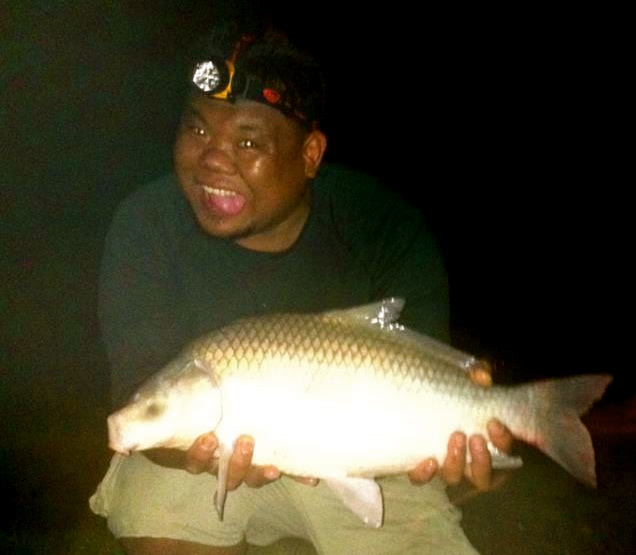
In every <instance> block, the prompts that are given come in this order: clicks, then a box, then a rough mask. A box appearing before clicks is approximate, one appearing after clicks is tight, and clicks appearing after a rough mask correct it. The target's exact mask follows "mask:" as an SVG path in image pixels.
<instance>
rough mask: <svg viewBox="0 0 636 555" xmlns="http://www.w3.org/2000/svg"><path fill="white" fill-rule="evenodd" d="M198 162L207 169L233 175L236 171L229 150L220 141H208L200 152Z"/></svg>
mask: <svg viewBox="0 0 636 555" xmlns="http://www.w3.org/2000/svg"><path fill="white" fill-rule="evenodd" d="M199 162H200V163H201V165H202V166H203V167H205V168H207V169H210V170H214V171H218V172H223V173H233V172H234V171H236V167H235V164H234V157H233V155H232V150H231V148H230V147H229V146H228V145H227V144H225V143H223V142H222V141H220V140H214V141H210V143H209V144H207V145H206V146H205V148H204V149H203V151H202V152H201V155H200V158H199Z"/></svg>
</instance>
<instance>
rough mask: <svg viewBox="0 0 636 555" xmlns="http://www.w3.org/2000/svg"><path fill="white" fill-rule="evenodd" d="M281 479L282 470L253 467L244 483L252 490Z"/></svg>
mask: <svg viewBox="0 0 636 555" xmlns="http://www.w3.org/2000/svg"><path fill="white" fill-rule="evenodd" d="M278 478H280V470H278V468H276V467H275V466H271V465H269V466H251V467H250V468H249V470H248V471H247V474H246V475H245V479H244V482H245V483H246V484H247V485H248V486H250V487H251V488H260V487H261V486H264V485H266V484H269V483H270V482H273V481H274V480H278Z"/></svg>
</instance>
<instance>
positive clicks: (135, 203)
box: [117, 174, 181, 215]
mask: <svg viewBox="0 0 636 555" xmlns="http://www.w3.org/2000/svg"><path fill="white" fill-rule="evenodd" d="M180 197H181V193H180V192H179V188H178V184H177V181H176V178H175V176H174V174H167V175H163V176H161V177H159V178H157V179H154V180H152V181H150V182H148V183H146V184H144V185H142V186H141V187H138V188H137V189H135V190H134V191H132V192H131V193H129V194H128V196H126V197H125V198H124V199H123V200H122V201H121V203H120V204H119V206H118V207H117V212H128V213H135V214H137V215H140V214H143V213H148V214H150V213H152V212H157V211H159V212H163V211H165V210H166V209H168V208H170V207H171V206H174V205H175V203H178V202H179V200H180Z"/></svg>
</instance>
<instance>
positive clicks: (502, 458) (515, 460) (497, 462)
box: [488, 442, 523, 470]
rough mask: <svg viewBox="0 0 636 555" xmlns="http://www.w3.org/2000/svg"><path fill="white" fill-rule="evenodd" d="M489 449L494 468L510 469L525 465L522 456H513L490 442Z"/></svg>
mask: <svg viewBox="0 0 636 555" xmlns="http://www.w3.org/2000/svg"><path fill="white" fill-rule="evenodd" d="M488 451H490V457H491V460H492V467H493V468H498V469H506V470H510V469H512V468H521V467H522V466H523V461H522V460H521V457H512V456H510V455H508V454H506V453H504V452H503V451H500V450H499V449H497V448H496V447H495V446H494V445H493V444H492V443H490V442H488Z"/></svg>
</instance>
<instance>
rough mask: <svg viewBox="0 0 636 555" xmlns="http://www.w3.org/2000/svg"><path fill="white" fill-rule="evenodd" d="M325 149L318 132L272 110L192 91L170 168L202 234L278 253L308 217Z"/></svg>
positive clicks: (294, 235) (293, 237)
mask: <svg viewBox="0 0 636 555" xmlns="http://www.w3.org/2000/svg"><path fill="white" fill-rule="evenodd" d="M316 141H318V142H319V143H320V144H317V142H316ZM318 151H319V152H318ZM323 151H324V136H322V134H320V133H319V132H312V133H309V134H306V133H304V132H303V131H302V130H301V128H300V126H298V125H297V124H296V123H295V122H294V121H292V120H291V119H289V118H287V117H285V116H284V115H283V114H281V113H280V112H278V111H277V110H275V109H273V108H270V107H268V106H265V105H263V104H260V103H258V102H253V101H238V102H237V103H236V104H230V103H229V102H226V101H223V100H213V99H209V98H207V97H205V96H203V95H199V94H196V95H194V96H193V97H192V98H191V100H190V101H189V103H188V105H187V106H186V109H185V112H184V115H183V117H182V121H181V124H180V126H179V131H178V133H177V140H176V143H175V150H174V160H175V171H176V174H177V177H178V179H179V182H180V185H181V188H182V189H183V192H184V194H185V196H186V198H187V199H188V202H189V203H190V205H191V206H192V209H193V210H194V214H195V216H196V218H197V221H198V222H199V225H200V226H201V227H202V228H203V230H204V231H205V232H207V233H209V234H210V235H213V236H215V237H224V238H228V239H231V240H234V241H235V242H236V243H238V244H240V245H242V246H244V247H246V248H250V249H253V250H262V251H280V250H284V249H286V248H288V247H289V246H291V244H292V243H293V242H294V241H295V240H296V238H297V237H298V235H299V234H300V231H301V230H302V228H303V226H304V224H305V221H306V220H307V215H308V213H309V178H310V177H313V176H314V175H315V173H316V171H317V169H318V166H319V164H320V159H321V157H322V152H323Z"/></svg>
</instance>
